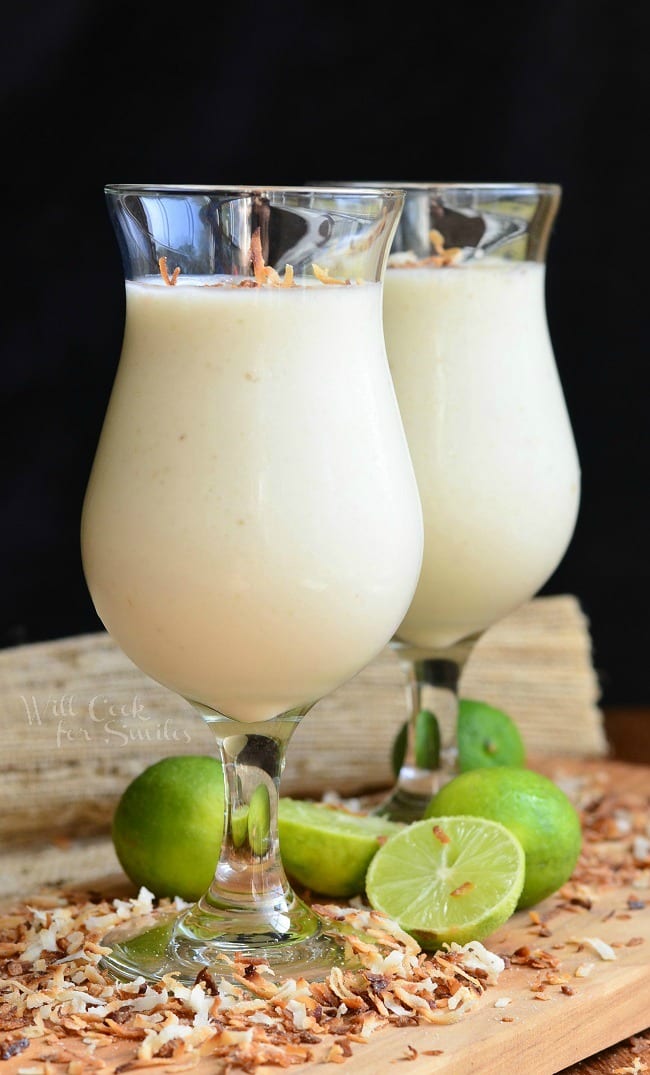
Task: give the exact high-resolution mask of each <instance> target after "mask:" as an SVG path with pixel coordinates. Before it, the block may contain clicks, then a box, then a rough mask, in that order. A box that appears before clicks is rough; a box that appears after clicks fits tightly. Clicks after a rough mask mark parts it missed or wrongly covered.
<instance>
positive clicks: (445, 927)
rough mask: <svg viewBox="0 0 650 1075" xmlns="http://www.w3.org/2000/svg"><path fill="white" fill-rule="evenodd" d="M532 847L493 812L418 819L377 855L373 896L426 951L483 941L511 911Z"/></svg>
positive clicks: (370, 880)
mask: <svg viewBox="0 0 650 1075" xmlns="http://www.w3.org/2000/svg"><path fill="white" fill-rule="evenodd" d="M524 862H525V860H524V852H523V849H522V847H521V844H520V843H519V841H518V840H517V838H516V837H515V836H513V834H512V833H511V832H510V831H509V830H508V829H506V828H505V827H504V826H503V825H501V824H499V823H498V822H495V821H488V820H486V819H485V818H475V817H438V818H432V819H431V820H422V821H414V822H413V823H412V824H411V825H408V826H407V827H406V828H404V829H403V830H402V831H401V832H399V833H397V834H396V835H395V836H392V837H391V838H390V840H388V841H387V842H386V843H385V844H384V845H383V847H381V848H380V849H379V851H378V852H377V854H376V855H375V856H374V858H373V859H372V861H371V863H370V865H369V867H368V872H367V874H366V895H367V898H368V901H369V903H370V905H371V906H372V907H374V909H375V910H376V911H383V912H384V914H387V915H388V916H389V917H390V918H393V919H394V920H395V921H397V922H398V923H399V925H400V926H401V927H402V929H403V930H405V931H406V932H407V933H410V934H411V936H413V937H414V938H415V939H416V941H417V942H418V943H419V944H420V945H421V946H422V948H424V949H425V950H426V951H435V950H436V949H438V948H440V947H441V946H442V945H443V944H445V943H451V942H452V941H456V942H457V943H458V944H466V943H467V942H468V941H480V940H482V939H483V938H484V937H486V936H488V934H490V933H492V932H493V931H494V930H495V929H497V928H498V927H499V926H501V925H503V923H504V922H506V921H507V919H508V918H509V917H510V915H511V914H512V913H513V911H514V910H515V907H516V906H517V901H518V899H519V895H520V893H521V889H522V886H523V883H524Z"/></svg>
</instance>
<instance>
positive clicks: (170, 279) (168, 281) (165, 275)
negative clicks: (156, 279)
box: [158, 254, 181, 287]
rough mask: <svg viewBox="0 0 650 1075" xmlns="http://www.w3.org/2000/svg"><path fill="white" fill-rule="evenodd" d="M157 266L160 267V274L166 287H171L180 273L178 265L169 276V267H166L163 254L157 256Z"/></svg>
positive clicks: (165, 259)
mask: <svg viewBox="0 0 650 1075" xmlns="http://www.w3.org/2000/svg"><path fill="white" fill-rule="evenodd" d="M158 268H159V269H160V275H161V276H162V278H163V280H164V281H165V283H166V284H167V286H168V287H173V286H174V284H175V283H176V281H177V280H178V278H179V276H180V275H181V270H180V266H178V265H177V266H176V268H175V269H174V271H173V273H172V274H171V276H170V275H169V269H168V268H167V258H166V257H165V255H164V254H163V256H162V257H161V258H158Z"/></svg>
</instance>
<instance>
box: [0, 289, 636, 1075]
mask: <svg viewBox="0 0 650 1075" xmlns="http://www.w3.org/2000/svg"><path fill="white" fill-rule="evenodd" d="M285 276H286V273H285ZM253 286H256V284H255V282H253ZM574 801H576V804H577V805H578V808H579V810H580V813H581V819H582V825H583V850H582V854H581V856H580V860H579V862H578V864H577V866H576V869H575V871H574V874H573V876H572V878H571V880H570V881H569V882H568V883H567V885H565V886H563V888H562V889H561V890H560V892H558V893H557V894H556V897H555V900H554V901H553V902H551V901H548V902H547V903H545V904H544V908H543V913H540V912H538V911H537V910H533V911H531V912H529V915H528V918H529V920H530V927H531V932H533V931H534V932H535V933H536V934H537V936H547V935H549V934H550V930H548V927H547V924H546V923H547V921H548V920H549V919H552V918H553V917H554V916H558V915H560V916H564V921H565V923H566V921H567V920H568V919H569V916H574V915H577V916H580V915H583V916H584V915H585V914H589V915H591V918H590V921H591V922H593V921H594V915H598V914H599V910H598V907H599V902H600V901H602V898H603V892H607V893H608V894H609V897H610V898H611V896H612V894H614V896H616V894H617V893H620V906H619V908H618V910H617V909H616V907H614V908H613V909H612V907H611V905H608V906H607V907H606V908H603V912H602V913H600V920H601V921H602V922H605V921H607V922H616V923H620V928H621V930H623V929H626V932H625V933H621V935H620V936H619V937H617V939H616V940H614V941H613V942H612V943H611V944H608V943H607V942H606V941H604V940H602V939H601V938H599V937H597V936H593V935H592V932H596V930H594V927H593V926H592V927H591V929H590V930H585V931H584V932H585V933H587V932H589V933H590V935H589V936H582V933H581V931H580V930H576V931H575V934H577V935H576V936H572V937H571V939H570V940H566V939H565V940H564V942H563V943H554V944H552V945H551V946H550V948H551V950H545V949H543V948H538V947H534V946H533V944H532V943H531V946H530V947H529V946H528V945H527V944H520V945H519V947H517V948H516V949H515V951H513V952H512V953H510V954H509V955H508V956H505V955H504V956H502V955H499V954H497V953H496V952H493V951H491V950H489V949H488V948H486V947H485V946H484V945H483V944H482V943H480V942H479V941H472V942H470V943H469V944H466V945H462V946H461V945H457V944H450V945H445V946H443V948H442V949H441V950H439V951H437V952H435V953H427V952H425V951H423V950H422V949H421V948H420V946H419V945H418V944H417V942H416V941H415V940H414V938H413V937H412V936H411V935H410V934H408V933H406V932H405V931H404V930H403V929H401V928H400V926H399V925H398V923H397V922H394V921H393V920H391V919H390V918H388V917H386V916H385V915H382V914H381V913H379V912H377V911H374V910H373V909H372V908H370V907H368V906H366V905H365V904H364V903H363V900H362V899H361V897H356V898H355V899H354V900H352V901H350V903H349V904H347V905H345V906H337V905H331V904H314V905H313V907H314V910H315V911H316V912H317V913H318V914H320V915H321V917H322V919H323V920H324V923H325V927H326V931H327V932H328V933H329V934H330V935H331V936H332V937H334V938H335V939H336V940H337V941H339V942H340V943H342V944H343V945H344V948H345V951H346V956H347V957H348V958H347V960H346V964H345V967H335V968H334V969H333V970H332V971H331V972H330V973H329V974H328V975H327V977H326V978H324V979H323V980H322V981H312V982H307V981H306V980H305V979H303V978H295V979H294V978H288V979H284V980H282V979H279V978H278V977H276V976H275V975H274V974H273V973H272V971H271V968H270V967H269V966H268V964H266V963H265V962H264V961H261V960H257V959H250V958H246V957H244V956H242V958H240V959H237V958H234V959H233V963H232V967H233V969H232V975H231V978H232V980H226V979H222V978H220V977H217V976H215V975H213V974H212V973H211V971H210V970H209V968H205V969H204V970H203V971H202V972H201V973H200V974H199V975H198V976H197V979H196V981H195V982H194V983H193V984H191V985H184V984H181V983H179V982H178V981H177V980H176V979H175V978H174V977H173V976H167V977H165V978H164V979H163V981H161V982H157V983H149V982H147V981H145V980H144V979H143V978H139V979H136V980H135V981H133V982H128V983H119V982H115V981H114V980H113V979H112V978H108V977H107V976H106V975H105V974H104V973H103V971H102V969H101V967H100V961H101V957H102V955H103V954H105V953H106V952H107V949H106V948H105V947H104V946H103V944H102V939H103V937H104V936H105V934H106V933H107V932H108V931H109V930H110V929H112V928H113V927H114V926H116V925H118V924H121V923H124V922H126V921H128V920H129V919H132V918H135V917H137V916H140V915H143V914H150V913H152V912H154V911H155V910H156V901H155V899H154V896H153V894H152V893H151V892H149V891H148V890H147V889H144V888H143V889H141V890H140V892H139V893H138V895H137V896H136V897H134V898H133V899H129V900H120V899H114V900H108V899H104V898H102V897H100V896H98V895H96V894H95V895H93V894H92V893H89V892H76V893H75V892H69V891H68V892H66V891H64V890H61V889H52V890H48V891H45V892H41V893H38V894H36V895H34V896H32V897H30V898H29V899H27V900H25V901H20V902H18V903H17V904H16V905H15V906H12V907H11V908H9V910H7V912H6V913H4V914H0V1042H1V1044H0V1060H1V1059H9V1058H12V1057H17V1058H19V1059H18V1063H20V1061H21V1060H23V1059H24V1063H23V1064H22V1065H21V1069H20V1070H21V1071H22V1072H25V1073H28V1072H30V1071H32V1072H34V1075H36V1073H38V1075H48V1073H51V1072H53V1071H54V1070H55V1068H54V1067H53V1065H58V1066H57V1067H56V1070H57V1071H59V1070H60V1069H61V1066H62V1065H65V1071H66V1073H67V1075H86V1073H92V1072H94V1071H97V1072H98V1073H99V1075H101V1073H102V1072H107V1071H108V1070H109V1067H108V1066H107V1063H106V1062H105V1060H104V1059H103V1058H102V1054H103V1046H105V1045H108V1044H111V1045H113V1046H115V1044H119V1047H120V1062H119V1064H118V1067H117V1068H116V1067H115V1066H114V1065H111V1066H110V1071H111V1072H113V1073H114V1075H117V1073H118V1072H122V1073H126V1072H127V1071H137V1070H138V1068H150V1067H156V1066H159V1067H161V1069H162V1070H165V1071H168V1072H169V1073H172V1072H181V1071H185V1070H191V1068H192V1066H194V1065H195V1064H198V1063H199V1061H200V1060H202V1059H204V1058H207V1059H209V1061H210V1063H211V1071H213V1072H214V1075H226V1073H227V1072H228V1071H230V1070H238V1069H241V1070H242V1071H245V1072H246V1073H248V1075H251V1073H253V1075H254V1072H255V1071H256V1070H257V1068H258V1067H259V1066H262V1065H274V1066H276V1067H288V1066H293V1065H296V1064H303V1063H307V1062H309V1061H314V1060H320V1061H322V1062H326V1061H329V1062H332V1063H344V1062H345V1061H346V1060H347V1059H348V1058H349V1057H350V1056H353V1055H354V1049H355V1048H356V1047H357V1046H359V1047H360V1046H361V1045H363V1044H364V1043H366V1042H367V1041H368V1040H369V1038H370V1037H371V1036H372V1035H373V1034H375V1033H377V1032H379V1031H381V1030H382V1029H384V1028H386V1027H391V1026H392V1027H405V1028H409V1032H410V1031H411V1028H416V1027H418V1026H428V1027H431V1026H441V1025H444V1024H446V1023H453V1022H457V1021H458V1020H460V1019H464V1018H467V1017H470V1018H471V1012H472V1010H473V1009H474V1008H475V1007H476V1004H477V1003H478V1002H479V1001H480V999H481V997H482V996H483V995H484V993H485V991H486V990H487V989H489V988H490V987H492V986H495V985H497V983H499V984H500V983H501V975H502V974H503V972H505V971H507V970H508V968H509V966H510V965H511V964H512V965H515V966H516V965H518V966H521V967H525V968H528V969H530V970H532V971H533V972H534V976H533V980H532V981H531V982H530V983H529V986H530V990H531V993H532V996H533V999H535V1000H538V1001H546V1000H548V999H550V998H551V996H554V995H555V996H556V995H558V993H559V995H562V996H563V997H564V998H565V1000H566V1003H570V999H569V998H570V997H572V996H573V995H574V993H575V992H577V991H579V990H580V988H581V979H584V978H586V977H587V976H589V975H590V974H594V975H595V974H607V972H608V970H609V967H608V963H610V962H611V960H613V959H614V958H616V957H617V954H618V953H620V959H621V961H622V960H623V959H625V957H626V955H627V953H628V952H630V951H633V950H634V949H635V948H636V946H637V945H639V944H642V943H643V942H644V940H646V938H644V937H642V936H639V933H640V922H639V921H638V918H637V919H636V922H635V916H636V915H637V911H638V910H642V909H644V908H645V906H646V900H645V899H643V898H641V896H640V893H641V890H643V889H647V888H648V887H650V875H649V871H648V866H649V865H650V862H649V861H647V852H646V848H645V841H647V840H648V833H649V832H650V828H649V821H648V817H649V809H648V808H649V805H650V803H649V801H648V800H647V799H646V798H643V797H640V796H632V795H613V794H610V793H609V792H607V791H606V790H605V789H603V788H602V787H597V788H596V790H594V784H593V783H592V785H590V786H589V785H587V783H583V784H582V785H580V786H579V787H578V786H577V787H576V789H575V795H574ZM612 818H614V819H615V822H616V824H615V827H614V826H612V825H611V824H610V821H611V819H612ZM440 835H441V836H442V838H443V839H444V833H441V834H440ZM440 835H439V836H438V838H440ZM157 906H158V908H159V909H160V910H162V911H163V912H164V911H167V910H170V909H174V908H176V909H180V908H181V907H182V906H185V904H184V903H183V902H182V901H178V900H176V901H169V900H161V901H160V902H159V903H158V904H157ZM624 920H628V921H629V920H632V923H633V925H632V927H631V928H630V925H628V924H627V922H626V924H625V926H624V925H623V922H624ZM637 923H638V924H637ZM610 928H611V927H610ZM554 930H555V924H554ZM540 931H541V932H540ZM555 933H556V936H557V937H558V938H559V934H558V933H557V930H555ZM564 936H565V938H566V936H567V934H566V933H565V934H564ZM519 937H521V933H520V934H519ZM561 949H563V950H564V951H563V952H562V956H560V954H558V951H559V950H561ZM585 949H589V950H590V953H589V954H590V955H591V953H592V952H593V953H595V954H596V956H598V957H599V960H600V962H594V961H591V960H589V961H581V960H582V957H581V955H580V953H581V952H583V951H584V950H585ZM565 957H567V958H570V964H569V965H565V966H563V965H562V963H561V958H562V960H564V959H565ZM348 968H353V969H348ZM505 988H506V989H507V988H508V986H507V984H506V987H505ZM554 991H555V992H554ZM510 1000H511V997H509V996H508V997H504V996H501V997H500V998H499V999H498V1000H496V1001H495V1002H494V1006H495V1007H496V1008H497V1009H503V1008H505V1007H506V1006H507V1005H508V1004H509V1002H510ZM513 1010H515V1011H516V1009H515V1007H514V1005H513ZM513 1018H514V1017H513V1016H510V1015H507V1014H502V1013H501V1012H499V1016H498V1020H499V1022H512V1021H513ZM440 1051H441V1050H429V1051H428V1052H427V1051H426V1050H420V1052H419V1055H420V1056H422V1055H438V1053H439V1052H440ZM416 1052H417V1050H416V1048H415V1046H405V1053H404V1056H403V1057H402V1059H414V1056H413V1053H416ZM638 1070H639V1071H640V1070H642V1069H641V1068H638Z"/></svg>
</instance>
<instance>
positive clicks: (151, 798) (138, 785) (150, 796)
mask: <svg viewBox="0 0 650 1075" xmlns="http://www.w3.org/2000/svg"><path fill="white" fill-rule="evenodd" d="M223 814H224V791H223V770H222V768H221V764H220V762H218V761H217V760H216V758H210V757H207V756H202V755H195V754H182V755H177V756H172V757H169V758H163V759H162V760H160V761H157V762H154V764H153V765H150V766H149V767H148V768H147V769H145V770H144V771H143V772H141V773H140V774H139V776H136V777H135V779H134V780H132V781H131V783H130V784H129V785H128V786H127V788H126V789H125V791H124V792H123V794H122V796H121V798H120V800H119V802H118V804H117V807H116V810H115V814H114V816H113V827H112V836H113V845H114V847H115V852H116V854H117V857H118V859H119V861H120V864H121V866H122V869H123V870H124V872H125V873H126V875H127V877H128V878H129V879H130V880H131V881H133V883H134V884H135V885H137V886H138V887H140V886H141V885H145V887H146V888H148V889H149V891H150V892H153V894H154V895H155V896H158V897H160V896H172V897H173V896H181V897H182V898H183V899H185V900H190V901H193V900H196V899H198V898H199V896H201V895H203V893H204V892H205V891H206V890H207V888H208V887H209V885H210V882H211V881H212V878H213V876H214V870H215V866H216V863H217V859H218V857H219V849H220V846H221V836H222V833H223Z"/></svg>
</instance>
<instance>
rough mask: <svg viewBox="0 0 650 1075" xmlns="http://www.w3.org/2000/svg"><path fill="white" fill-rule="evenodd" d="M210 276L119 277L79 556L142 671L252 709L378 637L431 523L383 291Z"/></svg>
mask: <svg viewBox="0 0 650 1075" xmlns="http://www.w3.org/2000/svg"><path fill="white" fill-rule="evenodd" d="M213 283H215V281H213ZM216 283H218V284H221V285H222V286H205V282H204V283H203V285H201V284H197V283H196V282H191V281H189V280H184V279H183V277H181V278H180V279H179V281H178V283H177V285H176V286H173V287H169V286H165V285H164V284H163V283H162V282H158V281H154V280H151V279H148V280H147V281H146V282H128V283H127V316H126V329H125V337H124V343H123V349H122V355H121V359H120V364H119V368H118V372H117V376H116V380H115V384H114V388H113V392H112V395H111V400H110V404H109V407H108V411H107V415H106V419H105V423H104V427H103V430H102V435H101V438H100V444H99V447H98V451H97V455H96V459H95V463H94V466H93V471H92V474H91V478H90V481H89V485H88V490H87V494H86V500H85V503H84V511H83V518H82V552H83V561H84V570H85V574H86V578H87V580H88V584H89V588H90V591H91V595H92V597H93V601H94V603H95V606H96V608H97V611H98V614H99V616H100V617H101V619H102V621H103V623H104V624H105V626H106V628H107V630H108V631H109V632H110V634H111V635H112V636H113V637H114V638H115V640H116V641H117V643H118V645H120V646H121V647H122V648H123V649H124V651H125V652H126V653H128V654H129V656H130V657H131V658H132V660H133V661H134V662H135V663H136V664H137V665H138V666H139V667H140V668H142V669H143V670H144V671H145V672H146V673H148V674H149V675H150V676H152V677H153V678H154V679H156V680H158V681H159V682H161V683H163V684H165V685H166V686H168V687H170V688H171V689H173V690H174V691H177V692H178V693H179V694H181V695H183V696H184V697H186V698H189V699H190V700H193V701H196V702H199V703H200V704H202V705H204V706H209V707H211V708H213V709H216V710H218V711H219V712H221V713H224V714H225V715H227V716H230V717H234V718H237V719H239V720H243V721H256V720H265V719H268V718H271V717H273V716H276V715H278V714H279V713H281V712H283V711H285V710H287V709H289V708H290V707H293V706H300V705H304V704H305V703H308V702H311V701H314V700H317V699H319V698H321V697H322V696H323V695H326V694H327V693H328V692H330V691H331V690H333V689H334V688H335V687H337V686H338V685H340V684H341V683H343V682H344V681H345V680H347V679H349V678H350V677H351V676H353V675H354V674H355V673H356V672H357V671H358V670H359V669H360V668H361V667H362V666H363V665H365V664H366V663H368V662H369V661H370V660H372V659H373V658H374V657H375V656H376V655H377V653H378V652H379V651H380V650H381V649H382V648H383V646H384V645H385V644H386V642H387V641H388V640H389V638H390V637H391V635H392V633H393V632H394V630H395V629H396V628H397V626H398V625H399V623H400V621H401V620H402V618H403V616H404V613H405V612H406V609H407V608H408V605H409V603H410V600H411V597H412V595H413V592H414V589H415V585H416V582H417V577H418V572H419V568H420V562H421V554H422V519H421V512H420V505H419V499H418V496H417V490H416V486H415V479H414V476H413V470H412V466H411V461H410V456H409V452H408V448H407V445H406V440H405V437H404V432H403V429H402V423H401V420H400V415H399V410H398V406H397V402H396V398H395V393H394V388H393V384H392V382H391V378H390V373H389V369H388V364H387V361H386V351H385V346H384V339H383V334H382V319H381V295H382V292H381V285H380V284H374V283H365V284H359V285H356V284H352V285H350V286H342V285H341V286H339V285H334V286H327V285H324V284H321V283H317V282H314V281H312V282H311V283H310V284H309V286H304V282H303V284H302V286H294V287H287V288H286V289H285V288H280V287H257V288H256V287H235V286H230V284H229V283H228V282H227V281H223V280H222V281H216ZM298 283H299V285H300V281H299V282H298Z"/></svg>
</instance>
